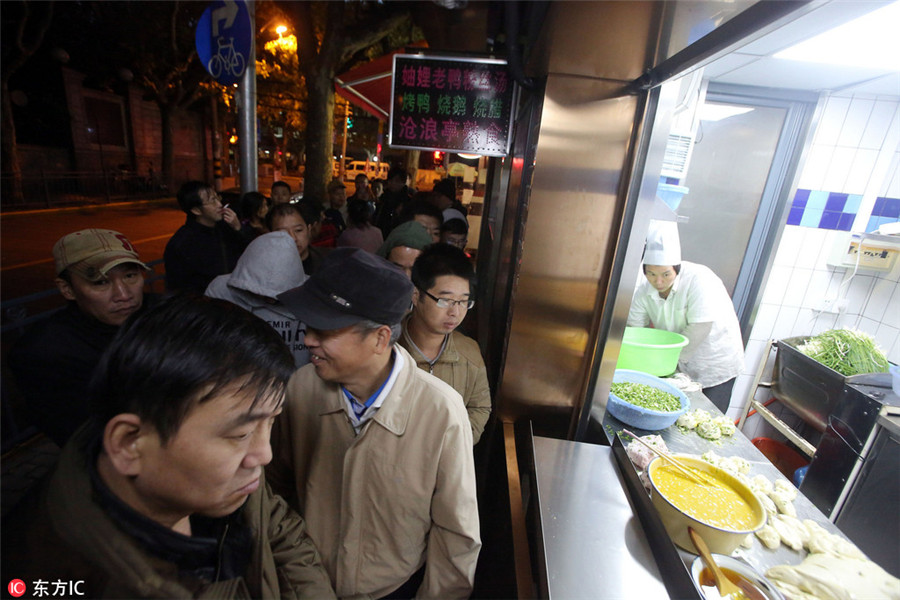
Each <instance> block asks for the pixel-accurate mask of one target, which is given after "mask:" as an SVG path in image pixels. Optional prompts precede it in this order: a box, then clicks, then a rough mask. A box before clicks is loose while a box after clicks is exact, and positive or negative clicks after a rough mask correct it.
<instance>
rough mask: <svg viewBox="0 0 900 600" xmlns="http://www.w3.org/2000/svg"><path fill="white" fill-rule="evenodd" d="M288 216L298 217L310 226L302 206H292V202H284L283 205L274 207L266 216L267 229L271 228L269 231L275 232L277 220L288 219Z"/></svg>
mask: <svg viewBox="0 0 900 600" xmlns="http://www.w3.org/2000/svg"><path fill="white" fill-rule="evenodd" d="M288 215H298V216H299V217H300V218H301V219H303V222H304V223H306V224H307V225H309V221H307V220H306V219H304V218H303V212H302V211H301V210H300V204H299V203H297V204H291V203H290V202H284V203H282V204H276V205H275V206H273V207H272V210H270V211H269V212H268V213H267V214H266V227H268V228H269V231H275V227H274V223H275V219H278V218H281V217H286V216H288Z"/></svg>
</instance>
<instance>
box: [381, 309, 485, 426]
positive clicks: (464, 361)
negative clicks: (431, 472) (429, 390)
mask: <svg viewBox="0 0 900 600" xmlns="http://www.w3.org/2000/svg"><path fill="white" fill-rule="evenodd" d="M407 323H409V317H407V318H406V319H405V320H404V321H403V335H401V336H400V340H399V342H398V343H399V344H400V345H401V346H403V347H404V348H406V350H407V351H408V352H409V353H410V355H412V357H413V358H414V359H415V361H416V364H417V365H418V366H419V368H420V369H422V370H424V371H426V372H428V373H431V374H432V375H434V376H435V377H437V378H438V379H440V380H441V381H443V382H445V383H447V384H449V385H450V387H452V388H453V389H454V390H456V391H457V392H459V395H460V396H462V398H463V403H465V405H466V412H468V413H469V424H470V425H471V426H472V443H473V444H477V443H478V440H480V439H481V434H482V433H484V426H485V424H486V423H487V420H488V417H490V416H491V389H490V387H488V380H487V368H486V367H485V366H484V359H483V358H482V357H481V349H480V348H479V347H478V343H477V342H476V341H475V340H473V339H472V338H470V337H467V336H465V335H463V334H461V333H459V332H458V331H454V332H453V333H451V334H450V338H449V339H448V340H447V346H446V347H445V348H444V351H443V352H442V353H441V355H440V356H439V357H438V359H437V361H436V362H435V363H434V364H433V365H432V364H431V363H430V362H429V361H428V360H427V359H426V358H425V356H424V355H423V354H422V353H421V352H419V350H418V348H416V346H415V344H414V343H413V342H412V340H411V339H410V337H409V335H408V334H407V331H406V325H407Z"/></svg>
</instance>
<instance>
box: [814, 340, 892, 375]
mask: <svg viewBox="0 0 900 600" xmlns="http://www.w3.org/2000/svg"><path fill="white" fill-rule="evenodd" d="M797 350H799V351H800V352H802V353H803V354H805V355H807V356H808V357H810V358H811V359H813V360H815V361H817V362H820V363H822V364H823V365H825V366H826V367H828V368H829V369H833V370H835V371H837V372H838V373H840V374H841V375H843V376H844V377H849V376H851V375H860V374H862V373H886V372H887V370H888V360H887V357H886V356H885V355H884V353H883V352H882V351H881V350H879V349H878V346H877V345H876V344H875V340H873V339H872V337H871V336H869V335H867V334H865V333H863V332H861V331H856V330H853V329H831V330H829V331H826V332H824V333H820V334H819V335H816V336H813V337H811V338H809V339H808V340H806V342H805V343H803V344H801V345H800V346H798V347H797Z"/></svg>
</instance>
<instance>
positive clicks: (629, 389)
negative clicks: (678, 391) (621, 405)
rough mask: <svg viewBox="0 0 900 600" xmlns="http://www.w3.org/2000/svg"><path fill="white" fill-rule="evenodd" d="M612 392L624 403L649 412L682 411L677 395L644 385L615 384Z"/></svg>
mask: <svg viewBox="0 0 900 600" xmlns="http://www.w3.org/2000/svg"><path fill="white" fill-rule="evenodd" d="M610 391H611V392H612V393H613V394H615V395H616V396H618V398H619V399H620V400H622V401H623V402H627V403H629V404H634V405H635V406H639V407H641V408H646V409H648V410H656V411H659V412H675V411H678V410H681V400H680V399H679V398H678V396H676V395H675V394H670V393H668V392H664V391H663V390H661V389H659V388H656V387H653V386H652V385H645V384H643V383H631V382H623V383H614V384H612V387H611V388H610Z"/></svg>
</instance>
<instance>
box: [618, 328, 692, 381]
mask: <svg viewBox="0 0 900 600" xmlns="http://www.w3.org/2000/svg"><path fill="white" fill-rule="evenodd" d="M687 344H688V339H687V338H686V337H684V336H683V335H681V334H680V333H675V332H672V331H666V330H665V329H651V328H649V327H626V328H625V335H624V336H623V337H622V348H621V349H620V350H619V362H618V363H616V368H617V369H631V370H632V371H641V372H643V373H649V374H650V375H656V376H657V377H666V376H668V375H671V374H672V373H674V372H675V369H677V368H678V357H679V355H680V354H681V349H682V348H684V347H685V346H687Z"/></svg>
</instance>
